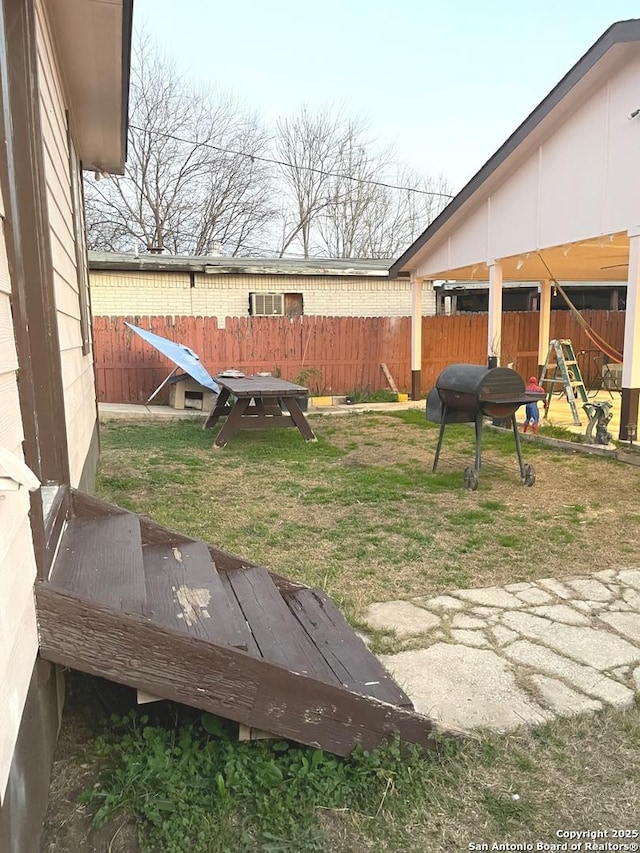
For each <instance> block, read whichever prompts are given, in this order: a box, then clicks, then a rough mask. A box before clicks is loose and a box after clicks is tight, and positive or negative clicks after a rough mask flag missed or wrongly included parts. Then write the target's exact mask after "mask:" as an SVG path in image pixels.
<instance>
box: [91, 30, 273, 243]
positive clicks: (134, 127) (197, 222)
mask: <svg viewBox="0 0 640 853" xmlns="http://www.w3.org/2000/svg"><path fill="white" fill-rule="evenodd" d="M266 145H267V136H266V133H265V131H264V129H263V128H262V126H261V123H260V121H259V120H258V118H257V116H256V115H255V114H253V113H251V112H248V111H246V110H244V109H243V108H242V107H241V106H240V105H239V104H238V103H237V102H236V101H235V100H234V99H233V98H231V97H229V96H222V95H217V94H216V93H215V92H214V91H213V90H211V89H207V88H198V87H195V86H194V85H193V84H192V83H190V82H189V81H188V80H187V79H185V78H184V77H182V76H181V75H180V74H179V73H178V72H177V70H176V68H175V65H174V64H173V62H172V61H170V60H169V59H167V58H166V57H164V56H162V55H161V54H159V52H158V51H157V49H156V48H155V47H154V45H153V44H152V43H151V42H150V40H149V39H148V38H142V39H141V40H140V41H139V42H138V44H137V46H136V49H135V54H134V63H133V67H132V72H131V90H130V125H129V139H128V160H127V170H126V174H125V175H124V176H123V177H117V176H111V177H109V178H108V179H106V180H101V181H95V180H92V179H91V178H89V179H87V180H86V181H85V197H86V209H87V231H88V241H89V246H90V247H91V248H95V249H107V250H111V251H131V250H132V249H135V250H138V249H139V247H140V245H142V246H144V247H145V248H146V249H147V250H148V251H162V250H168V251H170V252H172V253H175V254H178V253H182V254H206V253H209V252H212V251H213V250H215V249H216V248H218V247H222V249H223V250H224V251H225V253H226V254H229V255H236V254H238V253H239V252H242V253H244V254H248V253H249V252H250V250H249V249H248V248H247V246H248V244H249V243H251V242H256V241H257V242H260V241H261V240H262V238H263V235H264V234H265V233H266V231H267V227H268V224H269V222H270V220H271V219H272V217H273V215H274V211H273V208H272V202H271V200H272V193H271V186H270V184H271V171H270V168H269V167H268V165H267V164H265V163H264V162H262V161H261V160H260V159H257V158H259V157H260V156H261V155H263V154H264V153H265V151H266Z"/></svg>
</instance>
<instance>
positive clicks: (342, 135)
mask: <svg viewBox="0 0 640 853" xmlns="http://www.w3.org/2000/svg"><path fill="white" fill-rule="evenodd" d="M276 150H277V156H278V158H279V159H280V160H281V161H282V163H283V164H282V165H281V166H280V172H281V177H282V179H283V181H284V184H285V189H286V194H285V197H286V198H287V199H288V201H289V204H288V205H285V208H284V211H283V215H282V223H283V224H282V230H281V234H280V239H279V252H280V255H281V256H282V255H283V254H285V253H286V252H287V251H291V248H292V247H296V248H297V247H298V246H299V247H300V249H301V250H302V254H303V255H304V257H309V256H310V255H323V256H328V257H334V258H357V257H368V258H383V257H384V258H392V257H395V256H396V255H397V254H399V253H400V252H401V251H402V250H403V249H404V248H406V247H407V246H408V245H410V243H411V242H412V241H413V240H414V239H415V238H416V237H417V236H418V235H419V234H420V233H421V232H422V231H423V230H424V228H426V227H427V225H428V224H429V223H430V222H431V221H432V220H433V219H434V218H435V216H436V215H437V214H438V213H439V212H440V211H441V210H442V208H443V207H444V206H445V204H446V203H447V201H448V200H449V198H450V197H451V194H450V188H449V186H448V184H447V182H446V180H445V179H444V178H443V177H442V176H440V177H438V178H435V179H434V178H424V177H422V176H420V175H418V174H417V173H415V172H413V171H411V170H409V169H407V168H406V167H401V168H398V167H397V166H395V165H394V162H393V161H394V158H393V151H392V150H391V149H389V148H387V149H385V150H382V151H377V150H376V147H375V145H374V144H373V143H372V142H371V140H369V139H368V138H367V124H366V122H365V121H363V120H362V119H353V118H350V117H348V116H345V115H344V113H342V112H341V111H336V110H334V109H332V108H324V109H322V110H321V111H320V112H318V113H316V114H312V113H310V112H309V111H308V109H306V108H303V109H302V111H301V112H300V114H299V115H298V116H297V117H295V118H292V119H281V120H280V121H279V122H278V124H277V133H276Z"/></svg>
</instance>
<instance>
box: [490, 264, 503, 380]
mask: <svg viewBox="0 0 640 853" xmlns="http://www.w3.org/2000/svg"><path fill="white" fill-rule="evenodd" d="M501 354H502V264H501V263H499V262H498V261H489V322H488V325H487V356H496V357H497V359H498V364H500V356H501Z"/></svg>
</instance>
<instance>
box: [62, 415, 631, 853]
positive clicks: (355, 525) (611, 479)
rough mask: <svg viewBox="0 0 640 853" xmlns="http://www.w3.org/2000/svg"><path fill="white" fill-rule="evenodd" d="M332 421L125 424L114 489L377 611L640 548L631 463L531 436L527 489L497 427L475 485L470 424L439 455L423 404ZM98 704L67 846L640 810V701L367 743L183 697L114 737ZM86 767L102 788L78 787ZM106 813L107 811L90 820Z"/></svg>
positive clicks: (488, 833)
mask: <svg viewBox="0 0 640 853" xmlns="http://www.w3.org/2000/svg"><path fill="white" fill-rule="evenodd" d="M313 428H314V430H315V431H316V433H317V435H318V439H319V440H318V443H317V444H305V443H304V442H303V441H302V440H301V439H300V436H299V435H298V433H297V432H295V431H293V430H288V431H287V430H282V431H276V430H273V431H267V432H264V433H259V432H250V433H244V434H241V435H239V436H236V437H235V438H234V439H233V440H232V441H231V443H230V444H229V445H228V447H227V448H225V449H224V450H214V449H213V437H214V435H213V434H212V433H210V432H203V431H202V430H201V429H200V428H199V425H198V424H197V423H193V422H177V423H174V424H170V425H168V424H161V425H159V424H158V425H155V424H146V425H122V424H109V425H107V426H106V427H105V428H104V429H103V432H102V463H101V470H100V479H99V493H100V495H101V496H102V497H104V498H106V499H107V500H111V501H114V502H115V503H119V504H120V505H122V506H124V507H127V508H129V509H133V510H135V511H137V512H140V513H144V514H147V515H149V516H151V517H152V518H154V519H155V520H156V521H158V522H160V523H162V524H166V525H167V526H170V527H174V528H178V529H180V530H183V531H184V532H186V533H188V534H191V535H193V536H196V537H199V538H202V539H204V540H206V541H209V542H211V543H214V544H215V545H218V546H220V547H223V548H226V549H227V550H230V551H233V552H236V553H241V554H244V555H245V556H247V557H248V558H250V559H251V560H253V561H255V562H259V563H262V564H264V565H267V566H268V567H270V568H272V569H273V570H275V571H277V572H279V573H282V574H287V575H290V576H292V577H294V578H297V579H299V580H302V581H304V582H306V583H309V584H313V585H319V586H321V587H323V588H325V589H327V590H328V592H329V593H330V594H331V595H333V596H334V597H335V598H336V600H337V601H338V602H339V603H340V604H341V606H342V607H343V608H344V610H345V612H346V614H347V616H348V618H350V619H351V620H352V621H354V622H355V623H356V624H357V623H358V622H359V620H360V619H361V618H362V614H363V612H364V608H365V607H366V606H367V604H369V603H370V602H372V601H375V600H384V599H392V598H411V597H413V596H423V595H430V594H437V593H440V592H444V591H446V590H447V589H452V588H456V587H461V586H482V585H489V584H494V583H496V584H502V583H509V582H514V581H521V580H527V579H532V578H540V577H545V576H549V575H555V576H559V577H560V576H568V575H572V574H579V573H585V572H589V571H596V570H599V569H603V568H608V567H615V568H620V567H622V566H625V565H635V564H636V563H635V562H634V561H635V560H636V555H637V553H638V544H639V543H638V535H639V534H638V529H639V526H638V523H637V522H638V516H637V513H636V512H635V511H634V509H633V508H634V506H635V504H636V503H637V496H638V489H639V486H638V471H637V469H635V468H632V467H631V466H629V467H626V466H623V465H621V464H618V463H614V462H611V461H608V460H604V459H601V458H598V457H585V456H578V455H576V456H573V455H565V454H561V453H558V452H556V451H550V450H549V449H547V448H544V447H541V446H533V447H532V446H526V447H525V454H526V455H527V459H528V461H530V462H532V463H533V464H534V465H535V467H536V470H537V473H538V482H537V484H536V485H535V486H534V487H533V488H531V489H528V488H526V487H523V486H522V485H520V482H519V477H518V469H517V465H516V463H515V457H514V452H513V443H512V439H511V438H510V437H509V436H505V435H501V434H495V433H490V432H487V433H486V435H485V443H484V446H485V464H484V465H483V469H482V473H481V479H480V488H479V489H478V491H477V492H473V493H472V492H467V491H465V490H464V488H463V486H462V476H461V475H462V471H463V469H464V467H465V466H466V465H467V464H469V462H470V461H471V460H472V458H473V447H472V433H471V431H470V430H469V429H467V428H466V427H457V428H451V429H448V430H447V434H446V436H445V444H444V448H443V456H442V466H441V471H440V472H439V473H438V474H436V475H433V474H431V473H430V467H431V461H432V458H433V450H434V447H435V441H436V437H437V432H436V430H435V429H433V428H432V427H430V426H429V425H427V424H426V423H425V421H424V417H423V415H422V413H420V412H402V413H397V414H396V415H393V416H392V415H386V414H367V415H355V414H354V415H349V416H345V417H330V416H323V417H316V418H314V419H313ZM375 640H376V643H377V646H376V647H377V648H379V649H384V650H387V651H388V650H391V649H392V648H398V647H399V644H398V641H397V640H393V639H392V638H385V637H383V636H382V637H381V636H378V637H376V638H375ZM80 682H81V683H82V684H83V685H84V687H83V689H84V690H85V691H86V690H88V691H89V692H90V693H91V691H95V690H98V691H99V687H96V685H95V684H94V682H93V681H92V680H90V679H84V678H80ZM85 698H86V697H85ZM92 708H93V706H92V704H91V702H87V701H84V700H83V701H81V702H79V703H77V704H76V705H75V707H74V705H73V704H72V706H71V708H70V710H69V712H68V713H67V715H66V718H65V721H64V724H63V737H62V741H61V742H62V744H63V745H65V744H66V747H65V748H64V749H63V754H62V755H60V756H59V759H58V764H57V765H56V766H57V768H58V769H57V778H58V779H59V780H60V779H61V780H62V782H61V784H60V786H59V789H56V790H57V794H56V796H55V797H54V798H53V800H54V806H53V811H52V812H51V813H50V817H49V823H48V842H47V846H46V848H45V849H46V851H47V853H63V851H68V850H70V849H78V850H80V849H86V850H100V851H103V850H104V851H107V850H108V851H109V853H125V851H127V852H128V853H130V851H134V850H138V849H143V850H148V851H152V853H160V851H167V853H174V851H175V853H182V851H191V853H224V852H225V851H231V853H236V851H238V853H244V851H248V853H251V851H264V853H281V851H282V853H284V851H290V852H291V853H297V851H336V853H351V851H375V852H376V853H377V851H382V853H400V851H406V853H430V852H431V851H462V850H469V849H473V848H471V847H470V845H472V844H476V845H480V844H487V845H488V849H491V845H492V844H493V843H494V842H495V843H497V844H504V843H511V844H518V843H521V844H530V845H533V848H530V849H536V846H535V845H536V844H537V843H538V842H540V843H543V844H553V843H560V842H561V841H562V839H561V838H559V837H558V836H557V833H558V832H559V831H562V830H567V829H574V830H576V829H577V830H580V829H581V830H602V831H604V830H607V831H609V832H610V833H611V831H612V830H620V829H628V830H631V831H633V830H636V829H637V814H638V803H639V802H640V707H639V706H635V707H634V708H632V709H630V710H628V711H626V712H619V711H613V710H607V711H603V712H601V713H598V714H595V715H587V716H584V717H579V718H572V719H565V720H562V719H560V720H557V721H555V722H553V723H550V724H547V725H545V726H542V727H539V728H537V729H533V730H522V731H517V732H514V733H512V734H510V735H508V736H499V735H496V734H489V733H480V734H478V735H477V736H474V737H473V738H469V739H467V740H465V741H446V742H443V743H442V744H441V747H440V749H439V751H438V752H437V753H436V754H430V755H428V756H419V755H405V756H400V755H399V754H398V752H397V751H396V750H395V748H394V746H393V745H391V746H390V747H387V748H385V749H383V750H381V751H379V752H378V753H376V754H374V755H372V756H366V755H357V756H354V757H353V758H352V759H351V760H348V761H342V760H339V759H335V758H334V757H332V756H328V755H326V754H323V753H320V752H319V751H317V750H312V749H307V748H301V747H297V746H295V745H291V744H286V743H284V742H276V743H274V742H272V741H263V742H260V741H259V742H254V743H249V744H238V743H237V742H236V741H235V740H234V738H233V736H232V735H231V736H230V735H229V727H228V726H227V725H226V724H224V723H223V722H221V721H218V720H215V719H213V718H211V717H209V716H208V715H204V716H201V715H199V714H198V713H196V712H193V711H190V710H189V709H184V708H180V707H173V706H167V705H166V704H163V705H162V706H156V708H154V707H153V706H151V710H150V711H149V712H148V713H149V714H150V716H151V719H148V720H147V719H145V718H140V716H139V715H137V714H133V715H132V716H131V717H128V718H127V720H126V721H125V723H122V721H120V720H111V722H108V723H107V724H106V726H105V727H104V728H103V729H101V731H102V735H101V736H100V737H99V738H98V739H97V740H96V739H95V716H96V715H95V713H94V711H93V710H92ZM161 708H162V709H164V710H158V709H161ZM203 726H204V728H203ZM81 731H84V732H85V737H84V739H82V738H79V736H78V732H81ZM79 740H80V741H82V742H81V743H78V741H79ZM74 773H75V775H74ZM98 775H99V778H98ZM54 778H55V777H54ZM74 780H75V783H74ZM74 784H75V787H74ZM54 787H55V783H54ZM83 787H84V788H86V789H88V791H89V794H87V795H86V796H85V799H86V800H87V801H88V806H83V807H78V806H77V802H76V798H75V794H77V792H78V791H79V790H80V789H81V788H83ZM72 794H73V795H72ZM56 803H57V806H56ZM87 808H88V809H89V811H88V812H87ZM96 813H97V816H98V820H99V822H100V821H106V824H105V826H104V827H102V829H99V828H94V829H91V828H90V826H89V819H90V818H91V816H92V815H94V814H96ZM105 833H106V834H105ZM98 837H99V838H100V839H102V841H101V842H100V843H101V844H103V846H99V844H98V843H97V841H96V839H97V838H98ZM80 838H81V839H84V842H81V843H78V839H80ZM87 839H90V844H91V845H94V844H95V846H90V845H89V841H87ZM136 839H137V840H136ZM602 840H605V841H606V840H609V841H615V840H616V839H613V838H612V837H611V835H610V836H609V838H608V839H607V838H604V839H602ZM627 840H628V841H631V842H633V843H635V840H634V839H627ZM83 843H84V846H83ZM138 844H139V845H140V846H138ZM475 849H481V848H480V847H477V848H475ZM539 849H541V848H539ZM547 849H550V848H547ZM560 849H561V848H560ZM568 849H571V848H570V847H569V848H568ZM581 849H586V848H585V847H584V846H583V847H582V848H581Z"/></svg>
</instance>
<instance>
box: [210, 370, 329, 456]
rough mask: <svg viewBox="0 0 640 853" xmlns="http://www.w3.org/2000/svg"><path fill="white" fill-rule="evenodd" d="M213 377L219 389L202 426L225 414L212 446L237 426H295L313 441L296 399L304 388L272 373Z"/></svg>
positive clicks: (226, 438)
mask: <svg viewBox="0 0 640 853" xmlns="http://www.w3.org/2000/svg"><path fill="white" fill-rule="evenodd" d="M215 381H216V382H217V383H218V385H219V386H220V389H221V390H220V394H219V396H218V398H217V400H216V403H215V405H214V406H213V408H212V409H211V412H210V413H209V415H208V416H207V419H206V420H205V422H204V425H203V429H211V428H212V427H214V426H215V425H216V424H217V423H218V421H219V420H220V418H226V422H225V424H224V425H223V427H222V429H221V430H220V432H219V433H218V435H217V436H216V440H215V441H214V445H215V446H216V447H225V446H226V445H227V443H228V442H229V439H230V438H231V437H232V436H233V435H234V434H235V433H236V432H237V431H238V430H241V429H269V428H271V427H296V428H297V429H298V430H299V432H300V434H301V435H302V437H303V438H304V440H305V441H316V437H315V435H314V434H313V431H312V429H311V427H310V426H309V423H308V422H307V419H306V418H305V416H304V414H303V412H302V409H301V408H300V405H299V403H298V399H299V398H306V397H308V396H309V390H308V388H304V387H303V386H302V385H295V384H294V383H293V382H286V381H285V380H284V379H277V378H276V377H275V376H242V377H236V376H233V377H231V376H224V375H219V376H216V377H215ZM286 412H288V414H286Z"/></svg>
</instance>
